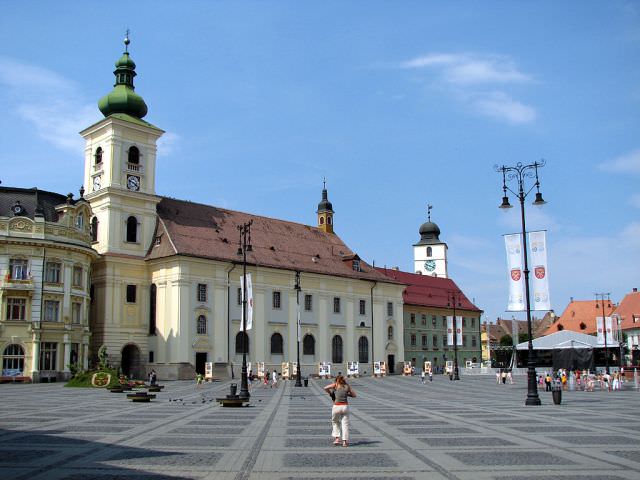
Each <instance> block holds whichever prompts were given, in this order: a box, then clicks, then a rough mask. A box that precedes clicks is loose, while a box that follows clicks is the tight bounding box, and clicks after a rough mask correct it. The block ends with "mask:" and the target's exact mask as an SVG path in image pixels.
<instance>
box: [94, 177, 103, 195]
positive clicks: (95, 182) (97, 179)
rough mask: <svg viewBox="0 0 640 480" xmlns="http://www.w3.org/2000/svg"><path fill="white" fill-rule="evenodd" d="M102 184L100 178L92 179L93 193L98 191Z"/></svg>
mask: <svg viewBox="0 0 640 480" xmlns="http://www.w3.org/2000/svg"><path fill="white" fill-rule="evenodd" d="M101 183H102V180H101V179H100V176H97V177H94V178H93V191H94V192H95V191H97V190H100V185H101Z"/></svg>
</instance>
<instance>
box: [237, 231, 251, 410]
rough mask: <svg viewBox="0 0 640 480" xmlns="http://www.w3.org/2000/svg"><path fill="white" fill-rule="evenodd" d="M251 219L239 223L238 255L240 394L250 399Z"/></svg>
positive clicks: (245, 398) (244, 398) (242, 397)
mask: <svg viewBox="0 0 640 480" xmlns="http://www.w3.org/2000/svg"><path fill="white" fill-rule="evenodd" d="M252 223H253V220H250V221H248V222H246V223H243V224H242V225H238V231H239V232H240V241H239V244H238V255H242V332H243V333H244V335H243V336H242V378H241V381H240V394H239V395H238V396H239V397H240V398H241V399H243V400H248V399H249V397H250V396H251V395H250V394H249V384H248V382H247V337H248V335H247V252H251V251H252V250H253V247H252V246H251V224H252Z"/></svg>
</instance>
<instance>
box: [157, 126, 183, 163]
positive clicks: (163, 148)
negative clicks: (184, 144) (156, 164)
mask: <svg viewBox="0 0 640 480" xmlns="http://www.w3.org/2000/svg"><path fill="white" fill-rule="evenodd" d="M180 140H181V137H180V135H178V134H177V133H173V132H165V134H164V135H162V136H161V137H160V140H158V156H159V157H169V156H171V155H173V154H174V153H175V152H176V150H177V148H178V145H179V143H180Z"/></svg>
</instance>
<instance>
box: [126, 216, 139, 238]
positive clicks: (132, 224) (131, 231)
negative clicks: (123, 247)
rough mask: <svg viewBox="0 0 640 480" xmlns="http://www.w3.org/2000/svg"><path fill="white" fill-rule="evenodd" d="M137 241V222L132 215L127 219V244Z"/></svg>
mask: <svg viewBox="0 0 640 480" xmlns="http://www.w3.org/2000/svg"><path fill="white" fill-rule="evenodd" d="M137 241H138V220H137V219H136V217H134V216H133V215H132V216H130V217H129V218H127V242H129V243H136V242H137Z"/></svg>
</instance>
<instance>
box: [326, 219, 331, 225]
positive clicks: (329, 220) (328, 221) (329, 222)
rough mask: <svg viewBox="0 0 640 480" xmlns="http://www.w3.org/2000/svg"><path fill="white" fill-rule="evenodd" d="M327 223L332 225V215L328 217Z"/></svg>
mask: <svg viewBox="0 0 640 480" xmlns="http://www.w3.org/2000/svg"><path fill="white" fill-rule="evenodd" d="M327 225H331V217H327Z"/></svg>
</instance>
